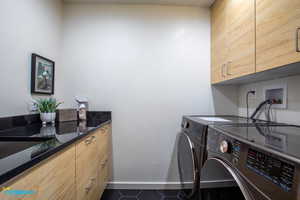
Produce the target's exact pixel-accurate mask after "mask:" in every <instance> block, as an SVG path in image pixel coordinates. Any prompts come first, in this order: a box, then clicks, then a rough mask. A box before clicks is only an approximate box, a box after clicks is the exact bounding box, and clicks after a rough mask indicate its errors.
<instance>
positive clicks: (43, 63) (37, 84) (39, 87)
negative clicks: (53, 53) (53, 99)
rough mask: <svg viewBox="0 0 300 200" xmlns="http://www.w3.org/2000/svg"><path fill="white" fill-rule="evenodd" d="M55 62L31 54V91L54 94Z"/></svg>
mask: <svg viewBox="0 0 300 200" xmlns="http://www.w3.org/2000/svg"><path fill="white" fill-rule="evenodd" d="M54 70H55V62H54V61H52V60H49V59H47V58H44V57H42V56H39V55H37V54H32V57H31V93H34V94H49V95H52V94H54V72H55V71H54Z"/></svg>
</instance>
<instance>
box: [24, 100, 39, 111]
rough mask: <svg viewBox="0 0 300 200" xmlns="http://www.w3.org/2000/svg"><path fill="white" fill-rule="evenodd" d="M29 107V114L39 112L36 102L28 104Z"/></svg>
mask: <svg viewBox="0 0 300 200" xmlns="http://www.w3.org/2000/svg"><path fill="white" fill-rule="evenodd" d="M27 106H28V111H29V112H37V111H38V107H37V105H36V103H35V102H28V104H27Z"/></svg>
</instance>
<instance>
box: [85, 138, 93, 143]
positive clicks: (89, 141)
mask: <svg viewBox="0 0 300 200" xmlns="http://www.w3.org/2000/svg"><path fill="white" fill-rule="evenodd" d="M84 143H85V144H86V145H89V144H91V143H92V140H91V139H90V138H88V139H86V140H85V141H84Z"/></svg>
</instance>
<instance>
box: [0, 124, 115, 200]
mask: <svg viewBox="0 0 300 200" xmlns="http://www.w3.org/2000/svg"><path fill="white" fill-rule="evenodd" d="M111 148H112V145H111V125H110V124H108V125H105V126H103V127H101V128H99V129H97V130H95V131H94V133H92V134H89V135H88V136H86V137H85V138H83V139H81V140H80V141H78V142H77V143H75V144H73V145H71V146H70V147H68V148H67V149H66V150H64V151H62V152H59V153H57V154H55V155H53V156H52V157H51V158H49V159H47V160H45V161H43V162H42V163H41V164H39V165H38V166H36V167H34V168H32V169H30V170H29V171H28V172H26V173H24V174H23V175H22V176H20V177H18V178H16V179H15V180H14V181H10V182H9V183H7V184H5V186H6V187H9V188H10V189H12V190H30V191H33V192H34V193H33V194H31V195H18V196H16V195H7V194H5V193H4V192H0V199H1V200H23V199H26V200H41V199H45V200H46V199H47V200H75V199H77V200H99V199H100V197H101V195H102V193H103V191H104V189H105V187H106V185H107V182H108V181H109V180H110V177H111Z"/></svg>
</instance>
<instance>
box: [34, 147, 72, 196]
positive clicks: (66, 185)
mask: <svg viewBox="0 0 300 200" xmlns="http://www.w3.org/2000/svg"><path fill="white" fill-rule="evenodd" d="M40 173H41V174H40V182H39V183H38V184H39V193H38V197H37V199H47V200H74V199H75V198H76V185H75V146H74V145H72V146H71V147H70V148H68V149H67V150H65V151H63V152H61V153H58V154H57V155H55V156H54V157H53V158H51V159H50V160H48V161H46V163H45V164H43V165H42V166H41V167H40Z"/></svg>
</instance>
